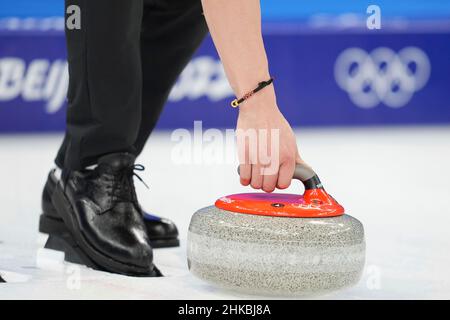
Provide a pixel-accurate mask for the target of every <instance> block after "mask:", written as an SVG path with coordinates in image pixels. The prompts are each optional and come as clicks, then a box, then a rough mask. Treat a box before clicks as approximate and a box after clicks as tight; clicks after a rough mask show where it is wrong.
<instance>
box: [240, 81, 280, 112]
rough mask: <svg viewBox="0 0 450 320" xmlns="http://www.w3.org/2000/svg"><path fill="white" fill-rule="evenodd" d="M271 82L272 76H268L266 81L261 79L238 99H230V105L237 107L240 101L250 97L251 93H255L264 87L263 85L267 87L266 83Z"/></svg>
mask: <svg viewBox="0 0 450 320" xmlns="http://www.w3.org/2000/svg"><path fill="white" fill-rule="evenodd" d="M272 82H273V78H270V79H269V80H267V81H261V82H260V83H258V86H257V87H256V88H255V89H253V90H252V91H250V92H247V93H246V94H244V95H243V96H242V98H240V99H237V98H236V99H234V100H233V101H231V106H232V107H233V108H236V107H238V106H239V105H240V104H241V103H242V102H244V101H245V100H247V99H248V98H250V97H251V96H252V95H254V94H255V93H257V92H258V91H260V90H262V89H264V88H265V87H267V86H268V85H270V84H271V83H272Z"/></svg>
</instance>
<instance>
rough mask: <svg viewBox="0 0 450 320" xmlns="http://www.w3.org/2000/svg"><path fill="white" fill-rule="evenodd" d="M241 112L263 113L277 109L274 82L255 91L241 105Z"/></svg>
mask: <svg viewBox="0 0 450 320" xmlns="http://www.w3.org/2000/svg"><path fill="white" fill-rule="evenodd" d="M238 108H239V113H240V114H246V113H261V112H271V111H277V110H278V106H277V101H276V96H275V90H274V87H273V84H271V85H270V86H267V87H265V88H264V89H262V90H261V91H259V92H257V93H255V94H254V95H252V96H251V97H250V98H248V99H247V100H245V101H244V102H242V103H241V104H240V105H239V107H238Z"/></svg>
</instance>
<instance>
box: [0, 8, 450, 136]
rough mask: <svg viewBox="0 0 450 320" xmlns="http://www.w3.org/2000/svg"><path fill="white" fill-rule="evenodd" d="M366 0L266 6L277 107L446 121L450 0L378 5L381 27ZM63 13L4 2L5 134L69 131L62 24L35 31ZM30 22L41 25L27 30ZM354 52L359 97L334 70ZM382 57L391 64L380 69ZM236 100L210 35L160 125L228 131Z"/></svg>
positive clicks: (361, 121) (0, 22) (324, 122)
mask: <svg viewBox="0 0 450 320" xmlns="http://www.w3.org/2000/svg"><path fill="white" fill-rule="evenodd" d="M370 3H371V1H370V2H369V1H357V0H351V1H350V0H342V1H334V0H327V1H317V0H316V1H312V0H308V1H307V0H303V1H300V0H282V1H280V0H262V8H263V13H264V14H263V16H264V20H265V22H266V23H265V27H264V34H265V36H264V37H265V43H266V47H267V50H268V55H269V58H270V65H271V72H272V74H273V75H274V76H275V77H276V81H275V85H276V88H277V93H278V101H279V104H280V107H281V109H282V110H283V112H284V113H285V114H286V116H287V118H288V119H289V121H290V122H291V123H292V124H293V125H294V126H318V125H320V126H330V125H333V126H336V125H345V126H348V125H392V124H397V125H404V124H433V123H450V90H449V88H450V58H449V57H450V18H449V17H450V1H442V0H440V1H436V0H429V1H422V0H409V1H406V0H405V1H404V0H396V1H388V0H383V1H377V3H376V4H378V5H379V6H380V7H381V10H382V26H383V27H382V29H381V30H367V28H366V24H365V18H366V13H365V10H366V7H367V5H368V4H370ZM62 11H63V1H62V0H39V1H35V0H16V1H14V2H13V1H8V2H7V1H1V2H0V132H24V131H55V130H56V131H59V130H63V129H64V117H65V99H64V98H65V91H66V86H67V72H65V70H66V61H65V56H66V53H65V43H64V33H63V31H62V28H61V27H62V24H61V19H59V20H58V19H56V20H55V25H56V26H59V27H60V28H50V29H45V28H40V27H39V26H42V24H40V23H41V22H42V21H45V19H44V18H47V17H52V16H60V15H61V12H62ZM10 17H17V18H20V19H10ZM28 17H34V18H38V19H37V20H36V21H34V20H33V21H34V22H33V24H31V25H30V24H29V22H30V21H29V20H28V22H26V21H27V19H26V18H28ZM11 21H13V23H11ZM399 21H400V22H401V23H398V22H399ZM35 22H36V23H35ZM62 22H63V21H62ZM318 22H320V23H318ZM27 23H28V24H27ZM30 26H31V27H30ZM411 47H412V48H413V52H416V53H417V52H418V53H419V55H420V56H424V57H425V58H424V59H425V60H423V59H422V60H420V61H407V60H405V56H402V54H401V52H404V51H402V50H403V49H405V48H411ZM355 48H356V49H357V50H360V51H359V52H363V55H364V56H365V57H367V59H368V60H367V61H366V63H365V64H360V65H359V69H358V68H356V67H354V66H353V64H356V62H357V60H356V57H355V56H353V55H354V52H355V50H354V49H355ZM361 50H362V51H361ZM414 50H415V51H414ZM349 52H350V59H351V60H352V61H353V62H352V63H353V64H352V66H349V68H348V70H346V71H345V72H344V71H342V70H341V71H340V75H341V76H345V79H347V80H348V81H352V79H354V77H355V76H357V75H358V74H360V73H359V72H361V70H364V68H366V67H371V66H372V67H374V66H375V67H376V69H374V70H372V73H371V74H369V75H368V77H367V79H365V82H363V83H361V84H360V85H361V86H360V88H358V90H357V91H356V92H352V91H351V90H350V85H349V86H348V88H347V87H346V88H343V87H342V83H341V84H340V83H339V81H338V80H337V78H338V77H339V75H336V71H335V69H336V68H337V66H338V65H339V63H338V61H339V57H340V56H341V55H349ZM377 52H378V53H377ZM380 52H384V54H388V55H390V57H391V58H392V59H391V61H388V62H387V63H385V65H383V64H381V63H379V64H378V65H377V64H376V61H375V60H376V57H377V55H378V54H379V53H380ZM409 52H411V50H410V51H409ZM416 58H417V57H416ZM410 62H412V63H410ZM414 62H418V63H417V65H415V63H414ZM418 69H420V70H425V71H427V70H428V72H429V75H428V76H427V77H426V81H425V83H424V85H423V86H419V85H418V84H417V83H414V81H416V80H417V79H416V78H417V77H418V76H417V75H416V74H417V70H418ZM356 78H357V77H356ZM415 79H416V80H415ZM411 81H412V82H411ZM349 83H350V82H349ZM380 84H382V86H381V89H380ZM383 85H384V87H383ZM377 86H378V87H377ZM411 86H413V88H412V89H411ZM390 87H398V88H399V89H400V90H401V89H402V88H403V89H405V88H406V89H407V90H406V91H405V92H403V93H401V97H402V98H405V101H404V102H403V103H401V104H400V105H397V106H393V105H392V103H391V102H390V101H389V99H388V98H387V97H386V94H387V92H388V91H387V89H386V88H390ZM419 87H420V88H419ZM377 88H378V89H377ZM375 89H377V90H378V91H377V93H376V94H375V95H374V96H373V98H374V99H375V103H372V104H371V105H370V106H367V105H364V103H363V104H361V102H360V101H358V99H357V96H358V95H360V94H363V93H364V92H365V91H368V92H369V91H371V90H372V92H373V91H374V90H375ZM394 89H395V88H393V90H394ZM395 90H398V89H395ZM395 90H394V91H395ZM232 98H233V95H232V92H231V91H230V88H229V86H228V84H227V81H226V79H225V77H224V75H223V71H222V69H221V65H220V61H219V60H218V57H217V54H216V52H215V49H214V46H213V44H212V41H211V39H210V38H208V39H207V40H206V41H205V42H204V43H203V45H202V47H201V49H200V50H199V52H198V53H197V55H196V56H195V57H194V59H193V61H192V62H191V63H190V64H189V66H188V68H187V70H185V72H184V73H183V75H182V76H181V78H180V79H179V81H178V82H177V84H176V86H175V88H174V90H173V92H172V95H171V98H170V101H169V103H168V104H167V106H166V108H165V111H164V113H163V115H162V117H161V120H160V122H159V124H158V128H164V129H170V128H178V127H187V128H191V127H192V124H193V121H194V120H203V121H204V126H205V127H231V126H233V125H234V124H235V118H236V111H235V110H232V109H231V108H230V107H229V101H230V100H231V99H232ZM369 98H370V97H369V96H367V97H366V98H365V99H366V100H365V101H368V99H369ZM369 100H370V99H369Z"/></svg>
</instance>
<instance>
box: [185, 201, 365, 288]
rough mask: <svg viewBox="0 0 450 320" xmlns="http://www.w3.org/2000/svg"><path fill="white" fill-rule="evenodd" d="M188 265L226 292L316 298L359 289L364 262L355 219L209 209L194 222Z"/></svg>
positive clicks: (359, 227)
mask: <svg viewBox="0 0 450 320" xmlns="http://www.w3.org/2000/svg"><path fill="white" fill-rule="evenodd" d="M187 254H188V264H189V268H190V270H191V272H192V273H193V274H194V275H196V276H198V277H199V278H201V279H203V280H206V281H208V282H211V283H213V284H215V285H219V286H222V287H225V288H229V289H233V290H238V291H243V292H247V293H257V294H270V295H302V294H305V295H306V294H317V293H322V292H327V291H330V290H336V289H340V288H343V287H346V286H349V285H352V284H354V283H356V282H357V281H358V280H359V278H360V276H361V273H362V270H363V267H364V259H365V242H364V230H363V226H362V224H361V223H360V222H359V221H358V220H356V219H355V218H353V217H351V216H348V215H343V216H339V217H334V218H314V219H312V218H280V217H267V216H256V215H244V214H239V213H233V212H229V211H225V210H221V209H218V208H216V207H215V206H210V207H206V208H203V209H201V210H199V211H197V212H196V213H195V214H194V216H193V217H192V220H191V224H190V226H189V233H188V252H187Z"/></svg>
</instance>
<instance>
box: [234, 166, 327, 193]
mask: <svg viewBox="0 0 450 320" xmlns="http://www.w3.org/2000/svg"><path fill="white" fill-rule="evenodd" d="M237 171H238V174H239V166H238V169H237ZM292 178H293V179H297V180H300V181H301V182H302V183H303V185H304V186H305V190H311V189H323V186H322V182H320V179H319V177H318V176H317V174H316V173H315V172H314V170H313V169H312V168H311V167H309V166H308V165H306V164H303V163H297V164H296V165H295V170H294V176H293V177H292Z"/></svg>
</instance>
